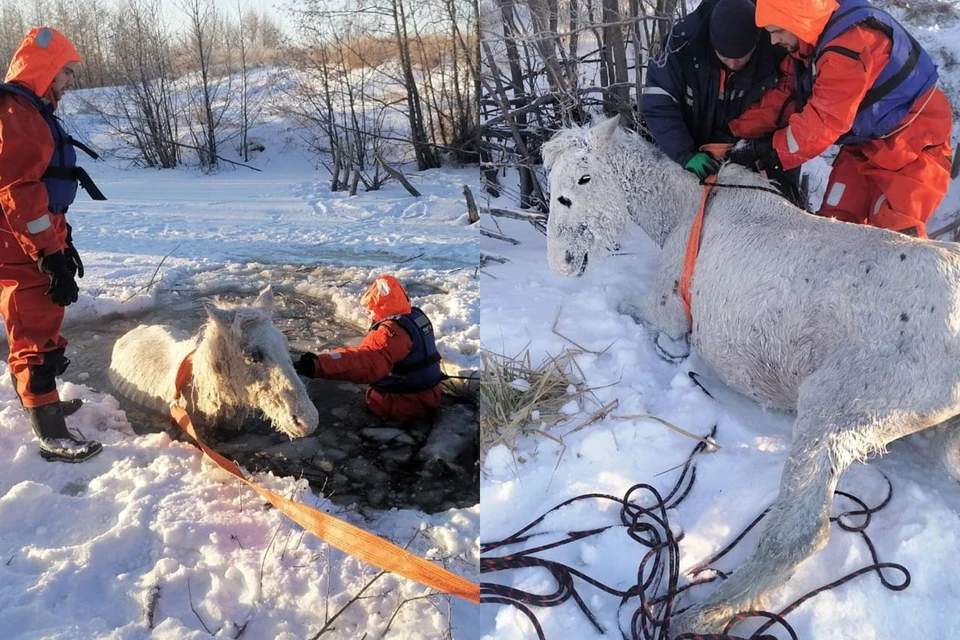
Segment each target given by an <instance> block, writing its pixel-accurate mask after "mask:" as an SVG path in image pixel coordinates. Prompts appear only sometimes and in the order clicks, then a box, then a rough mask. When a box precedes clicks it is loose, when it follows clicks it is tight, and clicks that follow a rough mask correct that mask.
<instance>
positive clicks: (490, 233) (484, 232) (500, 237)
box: [480, 229, 520, 245]
mask: <svg viewBox="0 0 960 640" xmlns="http://www.w3.org/2000/svg"><path fill="white" fill-rule="evenodd" d="M480 235H482V236H486V237H488V238H493V239H494V240H502V241H503V242H509V243H510V244H512V245H518V244H520V241H519V240H514V239H513V238H511V237H509V236H505V235H503V234H500V233H496V232H495V231H488V230H486V229H480Z"/></svg>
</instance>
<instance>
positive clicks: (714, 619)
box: [670, 605, 730, 639]
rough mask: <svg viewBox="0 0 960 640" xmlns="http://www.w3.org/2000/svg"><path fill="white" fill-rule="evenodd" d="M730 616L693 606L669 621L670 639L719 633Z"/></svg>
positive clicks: (719, 611) (720, 610)
mask: <svg viewBox="0 0 960 640" xmlns="http://www.w3.org/2000/svg"><path fill="white" fill-rule="evenodd" d="M729 619H730V615H727V614H725V613H724V611H723V610H722V609H709V608H705V607H703V606H702V605H694V606H692V607H690V608H689V609H687V610H686V611H684V612H683V613H681V614H679V615H677V616H674V617H673V618H672V619H671V620H670V637H671V638H674V639H676V638H679V637H682V636H684V635H685V634H692V635H704V634H710V633H720V632H721V631H723V627H724V624H725V623H726V622H727V620H729Z"/></svg>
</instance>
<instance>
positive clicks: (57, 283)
mask: <svg viewBox="0 0 960 640" xmlns="http://www.w3.org/2000/svg"><path fill="white" fill-rule="evenodd" d="M37 266H38V267H39V268H40V271H42V272H43V273H45V274H47V275H48V276H50V288H49V289H47V295H49V296H51V297H52V298H53V302H54V303H55V304H58V305H60V306H61V307H66V306H68V305H70V304H71V303H74V302H76V301H77V297H78V296H79V295H80V289H79V288H78V287H77V281H76V280H74V279H73V271H72V269H71V268H70V261H69V259H68V258H67V256H66V255H65V254H64V252H63V251H57V252H56V253H51V254H50V255H48V256H43V255H42V256H40V259H39V260H37Z"/></svg>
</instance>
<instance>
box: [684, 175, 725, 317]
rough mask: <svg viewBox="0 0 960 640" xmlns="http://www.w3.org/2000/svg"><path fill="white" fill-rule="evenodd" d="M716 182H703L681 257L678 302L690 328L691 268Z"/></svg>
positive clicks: (715, 179)
mask: <svg viewBox="0 0 960 640" xmlns="http://www.w3.org/2000/svg"><path fill="white" fill-rule="evenodd" d="M716 182H717V176H715V175H714V176H707V178H706V180H704V181H703V197H702V198H700V208H699V209H697V215H696V216H694V218H693V226H691V227H690V236H689V237H688V238H687V251H686V253H684V255H683V270H682V271H680V300H681V301H682V302H683V310H684V311H685V312H686V314H687V320H688V321H689V322H690V326H691V327H692V326H693V313H691V311H690V285H691V284H693V268H694V266H695V265H696V264H697V254H699V253H700V235H701V233H702V232H703V214H704V212H705V211H706V210H707V198H709V197H710V192H711V191H712V190H713V185H714V184H715V183H716Z"/></svg>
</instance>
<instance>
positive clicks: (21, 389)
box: [0, 29, 80, 407]
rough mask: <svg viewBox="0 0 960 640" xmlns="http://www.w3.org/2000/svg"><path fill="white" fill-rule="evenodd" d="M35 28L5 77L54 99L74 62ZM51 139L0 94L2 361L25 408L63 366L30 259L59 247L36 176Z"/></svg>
mask: <svg viewBox="0 0 960 640" xmlns="http://www.w3.org/2000/svg"><path fill="white" fill-rule="evenodd" d="M38 31H39V30H37V29H35V30H34V31H33V32H31V35H30V36H28V38H27V39H26V40H25V41H24V42H23V44H22V45H21V46H20V48H19V49H18V50H17V52H16V54H15V55H14V58H13V61H12V62H11V63H10V68H9V70H8V71H7V75H6V79H5V81H6V82H18V83H20V84H22V85H24V86H25V87H26V88H28V89H30V90H31V91H33V93H35V94H36V95H37V96H41V97H42V98H44V99H46V100H47V101H49V102H50V103H51V104H52V105H53V106H56V101H55V99H54V96H53V93H52V92H51V86H52V84H53V79H54V77H55V76H56V75H57V73H58V72H59V71H60V69H62V68H63V67H64V65H66V64H67V63H68V62H80V56H79V55H78V54H77V52H76V50H75V49H74V48H73V45H71V44H70V42H69V41H68V40H67V39H66V38H65V37H64V36H63V35H61V34H59V33H58V32H56V31H53V30H52V29H47V30H46V32H47V34H50V33H52V34H53V38H52V40H50V41H49V42H37V41H36V39H35V36H36V33H37V32H38ZM54 149H55V145H54V141H53V135H52V133H51V131H50V126H49V125H48V124H47V123H46V121H45V120H44V118H43V116H42V115H40V113H39V112H38V111H37V110H36V109H35V108H34V107H33V106H32V105H30V104H29V103H28V102H27V101H26V99H24V98H22V97H20V96H13V95H3V96H2V97H0V208H2V211H3V213H2V216H0V287H2V292H0V314H2V315H3V321H4V324H5V326H6V330H7V340H8V342H9V345H10V356H9V358H8V360H7V362H8V363H9V365H10V373H11V374H12V376H13V378H14V380H15V383H16V390H17V394H18V395H19V396H20V399H21V401H22V402H23V405H24V406H25V407H39V406H43V405H47V404H51V403H54V402H57V401H59V396H58V394H57V388H56V376H57V375H60V374H61V373H63V369H64V368H65V367H66V364H67V360H66V359H65V358H64V355H63V354H64V347H66V345H67V341H66V340H65V339H64V338H63V336H61V335H60V327H61V324H62V323H63V313H64V311H63V307H61V306H58V305H57V304H55V303H54V302H53V300H52V298H51V297H50V296H49V295H47V293H46V291H47V289H48V288H49V287H50V277H49V276H47V275H46V274H45V273H42V272H41V271H40V269H39V268H38V266H37V259H38V257H39V254H40V253H43V254H44V255H49V254H51V253H54V252H56V251H60V250H62V249H64V248H66V246H67V226H66V220H65V219H64V216H63V215H54V214H52V213H50V211H49V210H48V202H49V200H48V197H47V189H46V187H45V185H44V184H43V183H42V182H41V180H40V178H41V176H42V175H43V173H44V171H45V170H46V168H47V166H48V165H49V164H50V159H51V156H52V155H53V153H54Z"/></svg>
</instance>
